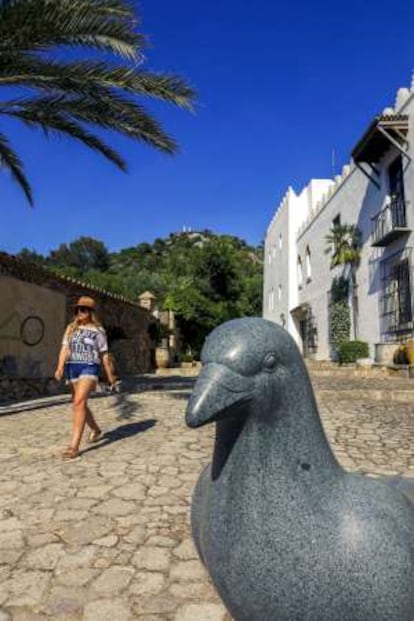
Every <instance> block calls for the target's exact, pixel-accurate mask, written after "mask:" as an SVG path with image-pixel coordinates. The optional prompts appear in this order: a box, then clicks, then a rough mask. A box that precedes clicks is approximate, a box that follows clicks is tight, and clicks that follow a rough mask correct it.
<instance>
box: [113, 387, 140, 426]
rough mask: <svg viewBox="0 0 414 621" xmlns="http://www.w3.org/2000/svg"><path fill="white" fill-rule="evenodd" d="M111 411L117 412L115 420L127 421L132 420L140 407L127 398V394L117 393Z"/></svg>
mask: <svg viewBox="0 0 414 621" xmlns="http://www.w3.org/2000/svg"><path fill="white" fill-rule="evenodd" d="M111 409H115V410H116V411H117V416H116V418H117V420H129V419H130V418H133V417H134V415H135V414H136V413H137V412H138V410H140V409H142V406H141V405H140V404H139V403H138V402H137V401H135V400H133V399H129V398H128V393H122V392H121V393H119V394H117V395H115V397H114V399H113V401H112V403H111Z"/></svg>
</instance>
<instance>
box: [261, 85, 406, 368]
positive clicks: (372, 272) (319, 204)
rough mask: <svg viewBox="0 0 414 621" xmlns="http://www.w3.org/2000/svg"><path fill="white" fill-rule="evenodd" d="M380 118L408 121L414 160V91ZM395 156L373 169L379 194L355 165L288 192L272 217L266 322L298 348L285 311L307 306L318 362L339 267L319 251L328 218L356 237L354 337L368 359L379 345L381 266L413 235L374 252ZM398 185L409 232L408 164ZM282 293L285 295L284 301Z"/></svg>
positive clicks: (325, 353)
mask: <svg viewBox="0 0 414 621" xmlns="http://www.w3.org/2000/svg"><path fill="white" fill-rule="evenodd" d="M384 113H391V114H392V113H402V114H408V115H409V116H410V123H409V134H408V140H409V143H410V148H409V151H408V153H409V155H410V156H411V157H412V158H413V159H414V89H413V87H412V88H411V90H409V89H400V90H399V91H398V94H397V100H396V104H395V108H394V109H388V110H386V111H384ZM397 155H398V151H397V149H395V148H394V147H390V148H389V150H388V151H387V152H386V153H385V154H384V157H383V159H382V161H380V163H379V166H378V168H379V170H380V172H381V176H380V179H379V181H380V189H377V187H376V186H375V185H374V184H373V183H371V182H369V180H368V179H367V178H366V177H365V176H364V175H363V173H362V172H361V171H360V170H359V169H358V168H356V167H355V166H354V165H349V166H345V167H344V169H343V171H342V174H341V175H340V176H338V177H336V178H335V180H333V181H331V180H315V179H314V180H312V181H311V182H310V183H309V184H308V186H307V187H306V188H304V189H303V190H302V192H301V193H300V194H299V195H297V194H295V192H294V191H293V190H292V189H289V191H288V193H287V195H286V196H285V198H284V199H283V201H282V203H281V204H280V206H279V208H278V210H277V211H276V214H275V217H274V218H273V220H272V223H271V225H270V226H269V229H268V234H267V237H266V241H265V248H266V261H265V267H264V316H265V317H267V318H269V319H272V320H273V321H276V322H277V323H280V314H281V313H283V314H284V315H285V317H286V319H287V325H286V327H287V329H288V330H289V331H290V332H291V334H292V335H293V336H294V337H295V339H296V340H297V341H298V342H299V341H300V337H299V334H298V331H297V326H296V324H295V322H294V320H293V318H292V315H291V311H292V310H293V309H294V308H296V307H297V306H298V305H300V304H305V303H307V304H309V305H310V306H311V309H312V314H313V316H314V318H315V321H316V328H317V352H316V358H317V359H322V360H323V359H329V358H330V356H331V351H330V346H329V337H328V293H329V290H330V287H331V283H332V279H333V277H334V276H337V275H339V274H340V273H341V271H342V268H335V269H334V270H332V269H331V268H330V259H331V257H330V254H327V253H326V252H325V249H326V245H327V244H326V240H325V236H326V234H327V233H328V232H329V230H330V229H331V228H332V224H333V222H332V221H333V219H334V218H335V217H336V216H337V215H340V218H341V224H355V225H357V226H358V228H359V229H360V230H361V232H362V249H361V262H360V266H359V268H358V271H357V284H358V303H359V321H358V338H359V339H361V340H364V341H367V342H368V344H369V346H370V354H371V355H372V356H374V353H375V344H376V343H379V342H380V339H381V335H380V323H379V322H380V318H379V316H380V309H379V294H380V286H381V283H380V262H381V261H382V260H384V259H386V258H388V257H390V256H391V255H393V254H394V253H396V252H398V251H399V250H401V249H402V248H404V247H414V232H411V233H410V235H408V236H406V237H403V238H400V239H398V240H396V241H395V242H393V243H391V244H390V245H388V246H386V247H385V248H374V247H372V245H371V244H372V236H371V233H372V217H373V216H374V215H375V214H377V213H378V212H379V211H380V210H381V209H382V208H383V207H384V206H385V204H386V201H387V197H388V177H387V169H388V166H389V164H390V163H391V162H392V160H393V159H394V158H395V157H396V156H397ZM403 166H404V186H405V198H406V204H407V226H408V227H409V228H410V229H411V231H414V164H413V163H412V162H408V160H407V159H406V158H403ZM280 234H281V235H282V237H283V239H287V240H288V243H287V244H285V245H284V247H283V249H282V254H280V253H278V254H277V257H276V258H277V261H274V262H273V258H272V261H271V262H269V260H268V259H269V250H270V249H271V248H272V247H273V245H275V244H276V243H277V240H278V236H279V235H280ZM307 248H309V250H310V256H311V278H310V280H309V282H307V278H306V276H307V270H306V249H307ZM299 256H300V257H301V260H302V266H303V276H304V277H303V286H302V287H301V288H299V283H298V270H297V264H298V257H299ZM279 284H281V285H282V289H283V294H282V299H281V300H278V299H277V298H278V293H277V292H278V286H279ZM272 287H273V289H274V292H275V293H274V295H275V302H274V305H273V307H272V308H270V307H269V304H268V300H269V291H270V290H271V288H272ZM285 292H286V296H285Z"/></svg>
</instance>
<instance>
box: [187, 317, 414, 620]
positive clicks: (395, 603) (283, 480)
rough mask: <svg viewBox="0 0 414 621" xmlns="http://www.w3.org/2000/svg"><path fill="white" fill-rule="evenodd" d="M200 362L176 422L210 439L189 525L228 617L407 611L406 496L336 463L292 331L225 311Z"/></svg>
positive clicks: (413, 561) (411, 534)
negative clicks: (208, 431)
mask: <svg viewBox="0 0 414 621" xmlns="http://www.w3.org/2000/svg"><path fill="white" fill-rule="evenodd" d="M202 362H203V368H202V370H201V373H200V376H199V378H198V380H197V382H196V385H195V388H194V391H193V393H192V395H191V397H190V400H189V403H188V407H187V412H186V422H187V424H188V425H189V426H190V427H200V426H201V425H205V424H207V423H211V422H215V423H216V439H215V446H214V455H213V461H212V464H211V465H210V466H209V467H208V468H207V469H206V470H204V472H203V473H202V475H201V476H200V479H199V481H198V484H197V486H196V489H195V492H194V498H193V506H192V525H193V534H194V540H195V543H196V546H197V548H198V552H199V554H200V557H201V559H202V561H203V563H204V564H205V566H206V568H207V569H208V571H209V573H210V575H211V577H212V580H213V582H214V584H215V586H216V588H217V590H218V592H219V594H220V596H221V598H222V599H223V601H224V603H225V605H226V606H227V608H228V610H229V611H230V613H231V615H232V616H233V618H234V619H235V621H413V620H414V505H413V504H412V503H411V502H410V500H409V499H408V497H407V496H406V495H405V494H404V493H402V492H401V491H399V490H398V489H396V488H395V487H392V486H389V485H386V484H384V483H381V482H378V481H377V480H375V479H369V478H366V477H364V476H362V475H357V474H349V473H347V472H345V471H344V470H343V469H342V468H341V467H340V466H339V464H338V463H337V461H336V459H335V457H334V455H333V453H332V451H331V449H330V447H329V444H328V442H327V439H326V436H325V434H324V431H323V428H322V424H321V421H320V418H319V414H318V410H317V406H316V403H315V398H314V394H313V390H312V386H311V383H310V380H309V377H308V374H307V370H306V367H305V365H304V362H303V360H302V357H301V354H300V353H299V351H298V349H297V347H296V345H295V343H294V341H293V339H292V338H291V337H290V335H289V334H288V333H287V332H286V331H285V330H283V329H282V328H280V327H279V326H277V325H275V324H273V323H272V322H269V321H266V320H264V319H259V318H246V319H237V320H233V321H229V322H227V323H224V324H222V325H221V326H219V327H218V328H216V329H215V330H214V331H213V332H212V333H211V335H210V336H209V337H208V338H207V341H206V343H205V345H204V347H203V351H202Z"/></svg>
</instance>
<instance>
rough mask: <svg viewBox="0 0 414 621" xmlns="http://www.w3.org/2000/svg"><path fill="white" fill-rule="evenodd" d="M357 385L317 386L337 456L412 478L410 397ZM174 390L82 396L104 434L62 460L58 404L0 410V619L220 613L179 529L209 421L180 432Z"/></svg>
mask: <svg viewBox="0 0 414 621" xmlns="http://www.w3.org/2000/svg"><path fill="white" fill-rule="evenodd" d="M384 382H385V384H384V383H383V384H382V387H383V388H384V386H385V387H386V386H389V387H390V389H391V388H392V381H391V380H384ZM387 382H388V384H387ZM316 383H317V382H316ZM330 389H331V390H333V389H334V384H333V383H332V382H330ZM366 394H367V396H366V399H365V400H364V401H360V400H353V399H349V400H346V401H338V400H335V399H333V398H327V397H324V396H323V392H321V396H320V398H319V401H320V407H321V413H322V417H323V421H324V425H325V429H326V431H327V433H328V436H329V438H330V440H331V443H332V446H333V448H334V450H335V452H336V454H337V456H338V458H339V460H340V461H341V462H342V464H343V465H344V466H345V467H346V468H348V469H353V470H359V471H363V472H366V473H370V474H394V473H398V474H403V475H407V476H411V477H413V476H414V449H413V443H412V439H413V437H414V415H413V412H412V407H411V405H410V404H409V403H395V404H392V407H390V405H389V403H386V402H380V401H372V400H370V399H369V391H367V393H366ZM413 395H414V392H413ZM187 396H188V391H187V390H182V391H180V390H170V391H165V392H158V391H153V392H141V393H136V394H129V395H121V396H118V397H113V396H110V397H105V398H99V399H96V400H94V401H93V405H92V408H93V410H94V411H95V412H96V415H97V419H98V422H99V424H100V425H101V426H102V428H103V429H104V430H105V435H104V437H103V439H102V441H101V442H100V443H99V444H97V445H93V446H91V447H85V451H84V453H83V454H82V456H81V457H80V458H79V459H77V460H74V461H73V462H65V461H62V460H61V459H60V457H59V454H60V451H61V449H62V448H64V447H65V445H66V443H67V441H68V439H69V435H70V406H69V405H58V406H54V407H49V408H47V407H46V408H43V409H39V410H36V411H29V412H22V413H19V414H13V415H11V416H3V417H1V418H0V463H1V465H2V468H1V470H0V621H10V620H15V621H46V620H47V619H48V620H50V619H54V620H55V619H56V620H65V621H80V620H82V621H132V620H133V619H138V620H139V621H230V617H229V616H228V615H227V614H226V612H225V610H224V608H223V606H222V604H221V603H220V601H219V599H218V597H217V596H216V594H215V592H214V590H213V588H212V586H211V584H210V583H209V580H208V577H207V575H206V573H205V571H204V569H203V567H202V566H201V564H200V562H199V561H198V559H197V555H196V552H195V550H194V547H193V545H192V541H191V536H190V525H189V509H190V501H191V494H192V490H193V486H194V483H195V481H196V479H197V478H198V475H199V472H200V470H201V468H202V467H203V466H204V464H205V463H206V462H207V461H208V460H209V459H210V455H211V442H212V434H213V427H212V426H208V427H206V428H203V429H201V430H196V431H193V430H188V429H186V427H185V425H184V422H183V412H184V408H185V403H186V398H187Z"/></svg>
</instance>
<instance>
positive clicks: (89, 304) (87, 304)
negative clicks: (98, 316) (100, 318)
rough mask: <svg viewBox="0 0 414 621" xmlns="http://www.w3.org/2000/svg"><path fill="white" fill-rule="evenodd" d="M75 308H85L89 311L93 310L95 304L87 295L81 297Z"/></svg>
mask: <svg viewBox="0 0 414 621" xmlns="http://www.w3.org/2000/svg"><path fill="white" fill-rule="evenodd" d="M76 306H85V307H86V308H90V309H91V310H95V307H96V303H95V300H94V299H93V298H90V297H89V296H87V295H82V296H81V297H80V298H79V300H78V301H77V302H76V304H75V307H76Z"/></svg>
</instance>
